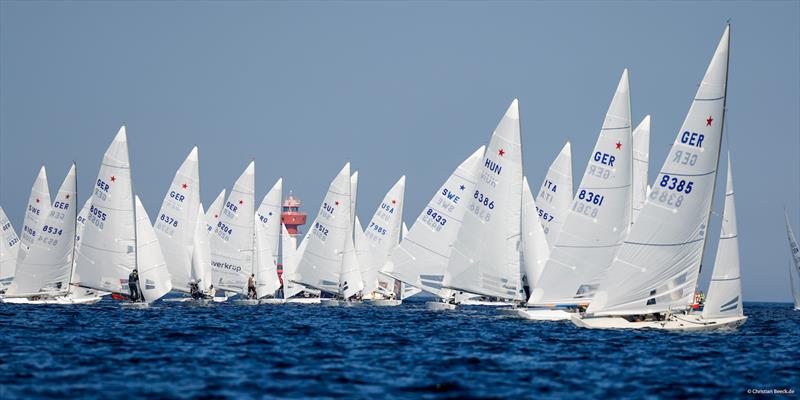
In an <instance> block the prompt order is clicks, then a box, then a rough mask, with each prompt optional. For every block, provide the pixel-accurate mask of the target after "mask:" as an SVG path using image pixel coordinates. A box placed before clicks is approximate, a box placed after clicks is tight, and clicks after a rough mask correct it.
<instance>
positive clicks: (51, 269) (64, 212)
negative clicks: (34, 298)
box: [6, 164, 78, 296]
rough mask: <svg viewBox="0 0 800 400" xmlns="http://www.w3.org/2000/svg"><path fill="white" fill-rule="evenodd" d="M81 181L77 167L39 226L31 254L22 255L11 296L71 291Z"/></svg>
mask: <svg viewBox="0 0 800 400" xmlns="http://www.w3.org/2000/svg"><path fill="white" fill-rule="evenodd" d="M77 192H78V187H77V180H76V177H75V164H73V165H72V166H71V167H70V169H69V172H67V176H66V177H65V178H64V181H63V182H62V183H61V187H60V188H59V190H58V193H57V194H56V200H55V202H54V203H53V204H52V206H50V207H47V209H48V210H49V212H48V213H47V214H46V217H44V218H43V220H42V222H41V224H39V225H38V226H36V229H35V231H34V232H33V236H34V237H35V238H36V239H35V240H34V242H33V243H32V244H31V245H30V248H29V251H28V252H27V253H25V252H20V254H19V258H18V260H17V270H16V273H15V274H14V281H13V282H12V283H11V286H10V287H9V288H8V291H7V292H6V293H7V295H10V296H17V295H35V294H47V295H50V296H56V295H60V294H65V293H67V292H68V291H69V284H70V278H71V275H72V264H73V258H74V256H75V253H74V249H75V224H76V220H77V211H76V210H77V202H76V199H77Z"/></svg>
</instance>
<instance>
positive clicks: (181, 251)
mask: <svg viewBox="0 0 800 400" xmlns="http://www.w3.org/2000/svg"><path fill="white" fill-rule="evenodd" d="M199 204H200V172H199V167H198V158H197V147H194V148H193V149H192V151H191V152H190V153H189V155H188V156H187V157H186V159H185V160H184V161H183V164H181V166H180V168H178V171H177V172H176V173H175V177H174V178H173V179H172V184H171V185H170V187H169V190H167V194H166V195H165V196H164V201H163V202H162V203H161V210H160V211H159V213H158V218H156V222H155V230H156V236H157V237H158V241H159V243H160V244H161V251H162V252H163V253H164V259H165V260H166V261H167V269H168V270H169V274H170V276H171V277H172V285H173V289H175V290H179V291H182V292H185V293H188V292H189V281H191V280H192V249H193V248H194V241H195V230H196V229H195V228H196V226H195V225H196V224H197V207H198V205H199ZM204 225H205V224H204Z"/></svg>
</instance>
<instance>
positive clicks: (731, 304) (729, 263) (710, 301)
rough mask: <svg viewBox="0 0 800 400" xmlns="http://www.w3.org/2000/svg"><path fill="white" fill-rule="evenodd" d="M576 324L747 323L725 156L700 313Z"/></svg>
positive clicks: (666, 326) (667, 326)
mask: <svg viewBox="0 0 800 400" xmlns="http://www.w3.org/2000/svg"><path fill="white" fill-rule="evenodd" d="M574 321H575V323H576V325H578V326H584V324H585V327H588V328H606V327H607V326H608V325H610V327H611V328H619V327H620V325H622V326H623V327H626V328H636V329H641V328H650V329H661V330H680V331H704V330H715V329H735V328H737V327H739V326H741V325H743V324H744V323H745V321H747V317H746V316H744V312H743V310H742V277H741V267H740V265H739V239H738V231H737V229H736V204H735V201H734V191H733V172H732V170H731V158H730V154H729V155H728V180H727V185H726V188H725V210H724V211H723V214H722V229H721V230H720V236H719V243H718V245H717V256H716V258H715V259H714V270H713V272H712V275H711V284H710V286H709V288H708V296H706V302H705V306H704V307H703V311H702V312H700V313H689V314H683V313H677V314H669V315H667V316H666V317H665V318H663V319H661V318H658V319H655V320H633V321H629V320H628V319H625V318H619V317H618V318H614V319H611V318H608V319H600V320H599V321H594V320H593V319H591V318H589V319H586V320H585V321H586V322H584V320H582V319H580V318H575V319H574Z"/></svg>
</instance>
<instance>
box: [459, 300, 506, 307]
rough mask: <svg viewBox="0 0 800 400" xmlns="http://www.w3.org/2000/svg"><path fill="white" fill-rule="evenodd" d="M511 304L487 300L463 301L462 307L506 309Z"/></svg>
mask: <svg viewBox="0 0 800 400" xmlns="http://www.w3.org/2000/svg"><path fill="white" fill-rule="evenodd" d="M509 304H511V303H509V302H505V301H487V300H469V299H467V300H463V301H462V302H461V305H462V306H486V307H504V306H507V305H509Z"/></svg>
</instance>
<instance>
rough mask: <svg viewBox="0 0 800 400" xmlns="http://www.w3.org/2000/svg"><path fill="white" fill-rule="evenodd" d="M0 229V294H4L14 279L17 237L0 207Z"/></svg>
mask: <svg viewBox="0 0 800 400" xmlns="http://www.w3.org/2000/svg"><path fill="white" fill-rule="evenodd" d="M0 228H2V230H3V231H2V238H0V239H2V240H3V242H2V243H0V293H2V292H4V291H5V290H6V289H7V288H8V285H10V284H11V281H12V280H13V279H14V271H15V270H16V268H17V252H18V251H19V237H17V233H16V232H14V227H13V226H12V225H11V221H9V219H8V217H7V216H6V212H5V211H3V207H0Z"/></svg>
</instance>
